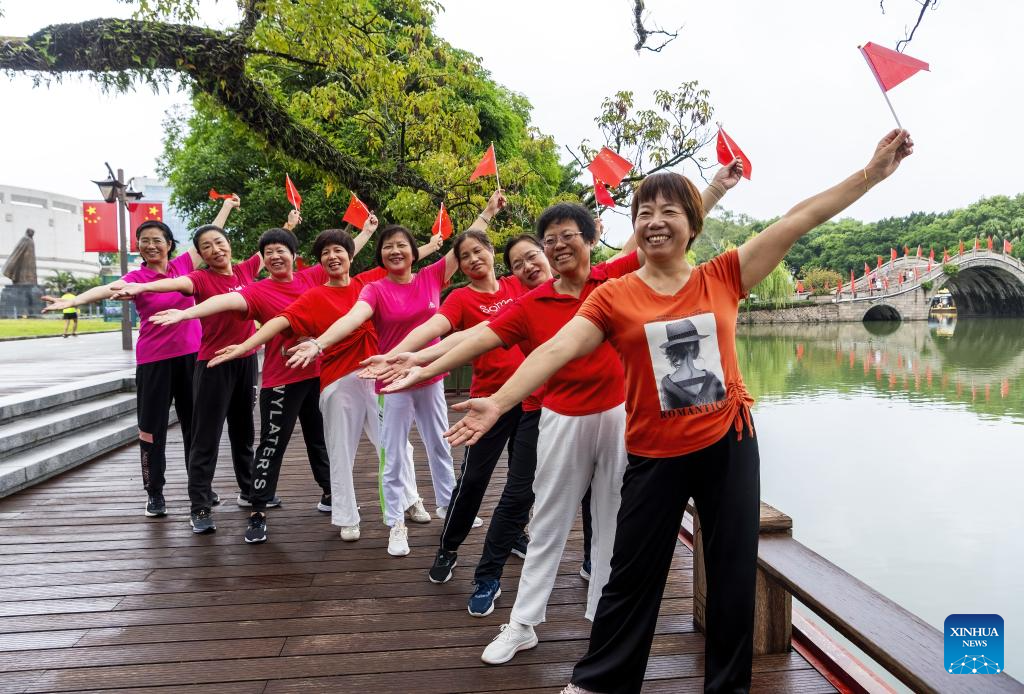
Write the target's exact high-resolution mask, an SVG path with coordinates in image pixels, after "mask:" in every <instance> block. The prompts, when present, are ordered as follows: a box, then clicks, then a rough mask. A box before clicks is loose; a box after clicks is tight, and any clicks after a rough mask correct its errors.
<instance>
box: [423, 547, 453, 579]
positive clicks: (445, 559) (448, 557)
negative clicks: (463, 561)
mask: <svg viewBox="0 0 1024 694" xmlns="http://www.w3.org/2000/svg"><path fill="white" fill-rule="evenodd" d="M458 559H459V555H458V554H457V553H455V552H448V551H446V550H443V549H439V550H437V557H436V558H435V559H434V565H433V566H431V567H430V571H429V572H428V573H427V577H428V578H429V579H430V582H431V583H447V582H448V581H449V580H450V579H451V577H452V570H453V569H454V568H455V567H456V566H458V564H459V562H458Z"/></svg>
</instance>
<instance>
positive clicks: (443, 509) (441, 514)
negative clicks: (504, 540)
mask: <svg viewBox="0 0 1024 694" xmlns="http://www.w3.org/2000/svg"><path fill="white" fill-rule="evenodd" d="M447 515H448V507H447V506H438V507H437V517H438V518H440V519H441V520H444V518H445V516H447ZM483 524H484V521H483V519H482V518H481V517H480V516H477V517H476V518H474V519H473V527H474V528H479V527H480V526H481V525H483Z"/></svg>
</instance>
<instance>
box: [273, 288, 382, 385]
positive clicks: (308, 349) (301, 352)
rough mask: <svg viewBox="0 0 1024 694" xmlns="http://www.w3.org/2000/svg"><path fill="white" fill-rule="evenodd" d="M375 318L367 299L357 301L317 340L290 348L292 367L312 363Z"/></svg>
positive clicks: (290, 364) (289, 361) (289, 362)
mask: <svg viewBox="0 0 1024 694" xmlns="http://www.w3.org/2000/svg"><path fill="white" fill-rule="evenodd" d="M371 318H373V307H372V306H370V304H368V303H366V302H365V301H357V302H356V303H355V305H354V306H352V308H351V309H349V312H348V313H346V314H345V315H344V316H342V317H341V318H339V319H338V320H336V321H334V323H332V324H331V327H329V328H327V330H325V331H324V334H323V335H321V336H320V337H318V338H316V339H315V340H307V341H306V342H303V343H302V344H299V345H296V346H295V347H292V348H291V349H290V350H288V354H290V355H291V356H290V357H289V359H288V366H289V367H290V368H293V369H294V368H296V367H303V366H308V365H309V364H311V363H312V362H313V361H314V360H316V358H317V357H318V356H320V355H321V354H323V353H324V352H325V351H326V350H327V349H328V348H330V347H333V346H334V345H336V344H338V343H339V342H341V341H342V340H344V339H345V338H346V337H348V336H349V335H351V334H352V333H353V332H354V331H355V329H356V328H358V327H359V326H360V325H362V324H363V323H365V322H366V321H368V320H370V319H371Z"/></svg>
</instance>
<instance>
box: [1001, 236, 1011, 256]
mask: <svg viewBox="0 0 1024 694" xmlns="http://www.w3.org/2000/svg"><path fill="white" fill-rule="evenodd" d="M1003 253H1006V254H1007V255H1009V254H1010V253H1013V244H1012V243H1010V240H1009V239H1003Z"/></svg>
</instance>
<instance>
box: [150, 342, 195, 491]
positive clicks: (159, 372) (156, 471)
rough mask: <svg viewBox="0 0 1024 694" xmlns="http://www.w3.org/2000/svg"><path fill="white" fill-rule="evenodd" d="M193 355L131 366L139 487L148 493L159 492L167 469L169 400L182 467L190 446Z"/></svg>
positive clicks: (186, 463) (162, 489)
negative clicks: (178, 428) (178, 433)
mask: <svg viewBox="0 0 1024 694" xmlns="http://www.w3.org/2000/svg"><path fill="white" fill-rule="evenodd" d="M195 366H196V355H195V353H193V354H182V355H181V356H177V357H170V358H169V359H160V360H159V361H151V362H147V363H145V364H139V365H138V366H136V367H135V393H136V401H137V406H136V414H137V415H138V422H139V449H140V452H141V454H142V487H143V488H144V489H145V490H146V492H147V493H148V494H150V495H153V496H157V495H160V494H163V491H164V482H165V481H166V480H165V477H164V475H165V474H166V471H167V420H168V419H169V418H170V417H169V415H170V409H171V403H174V411H175V412H176V413H177V415H178V422H179V423H180V424H181V438H182V444H183V446H184V449H185V470H186V472H187V471H188V454H189V448H191V446H192V373H193V371H194V370H195Z"/></svg>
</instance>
